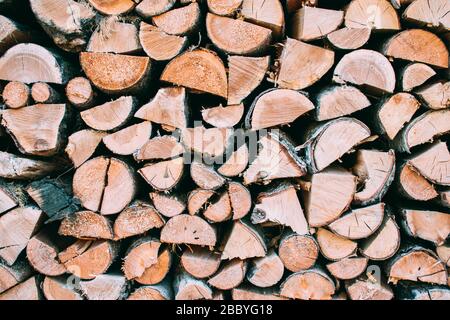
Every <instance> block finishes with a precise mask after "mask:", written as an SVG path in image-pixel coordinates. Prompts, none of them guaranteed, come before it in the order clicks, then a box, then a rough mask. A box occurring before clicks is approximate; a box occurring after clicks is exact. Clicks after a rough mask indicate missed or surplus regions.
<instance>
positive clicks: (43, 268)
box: [26, 228, 66, 276]
mask: <svg viewBox="0 0 450 320" xmlns="http://www.w3.org/2000/svg"><path fill="white" fill-rule="evenodd" d="M50 230H51V229H47V228H45V229H43V230H42V231H41V232H39V233H38V234H37V235H35V236H34V237H32V238H31V239H30V241H28V245H27V250H26V253H27V259H28V261H29V262H30V265H31V266H32V267H33V269H34V270H36V271H37V272H39V273H42V274H45V275H47V276H59V275H62V274H63V273H65V272H66V268H65V267H64V265H63V264H62V263H61V262H59V260H58V251H59V248H58V246H57V244H56V243H57V241H58V239H57V238H56V237H55V236H52V238H54V240H55V241H53V239H51V238H50V237H49V235H48V232H49V231H50Z"/></svg>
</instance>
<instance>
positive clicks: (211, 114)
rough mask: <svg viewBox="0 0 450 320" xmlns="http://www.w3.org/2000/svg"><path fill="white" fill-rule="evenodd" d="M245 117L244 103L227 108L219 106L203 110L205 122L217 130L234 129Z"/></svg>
mask: <svg viewBox="0 0 450 320" xmlns="http://www.w3.org/2000/svg"><path fill="white" fill-rule="evenodd" d="M243 115H244V105H243V104H242V103H241V104H236V105H232V106H226V107H222V105H219V106H218V107H213V108H208V109H203V110H202V118H203V121H205V122H206V123H208V124H210V125H212V126H214V127H216V128H232V127H234V126H235V125H236V124H238V122H239V121H240V120H241V119H242V116H243Z"/></svg>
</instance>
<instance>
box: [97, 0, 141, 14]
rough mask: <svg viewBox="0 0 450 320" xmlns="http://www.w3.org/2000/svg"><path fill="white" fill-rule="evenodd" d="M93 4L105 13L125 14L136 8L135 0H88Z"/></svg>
mask: <svg viewBox="0 0 450 320" xmlns="http://www.w3.org/2000/svg"><path fill="white" fill-rule="evenodd" d="M88 1H89V3H90V4H91V6H93V7H94V8H95V9H96V10H97V11H99V12H101V13H103V14H105V15H120V14H125V13H127V12H129V11H131V10H133V9H134V7H135V6H136V2H134V1H133V0H112V1H104V0H88Z"/></svg>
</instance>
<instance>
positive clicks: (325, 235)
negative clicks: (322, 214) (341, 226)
mask: <svg viewBox="0 0 450 320" xmlns="http://www.w3.org/2000/svg"><path fill="white" fill-rule="evenodd" d="M316 239H317V243H318V244H319V247H320V252H321V253H322V255H323V256H324V257H325V258H327V259H328V260H332V261H339V260H342V259H345V258H347V257H350V256H353V255H354V254H355V253H356V249H357V247H358V244H357V243H356V242H355V241H352V240H349V239H347V238H344V237H342V236H340V235H337V234H334V233H333V232H330V231H328V230H327V229H324V228H319V229H318V230H317V232H316Z"/></svg>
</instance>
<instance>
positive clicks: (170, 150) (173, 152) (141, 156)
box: [134, 135, 184, 162]
mask: <svg viewBox="0 0 450 320" xmlns="http://www.w3.org/2000/svg"><path fill="white" fill-rule="evenodd" d="M183 152H184V148H183V146H182V145H181V143H179V142H178V140H177V139H176V138H175V137H173V136H170V135H167V136H158V137H155V138H152V139H150V140H148V141H147V142H146V143H145V144H144V145H143V146H142V147H141V148H140V149H139V150H138V151H137V152H135V154H134V159H135V160H136V161H138V162H140V161H145V160H168V159H170V158H174V157H177V156H179V155H181V154H182V153H183Z"/></svg>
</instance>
